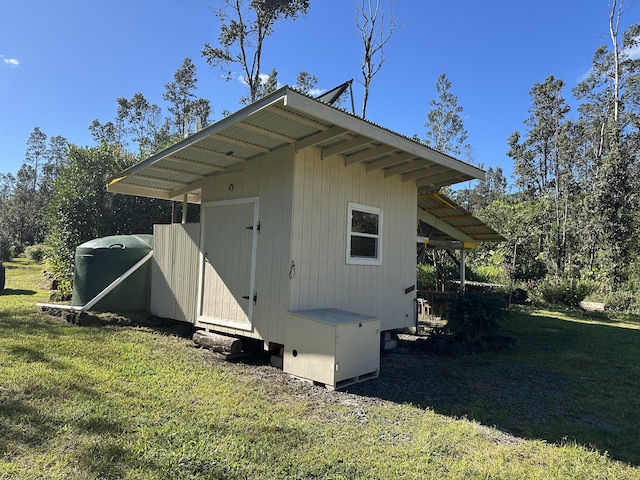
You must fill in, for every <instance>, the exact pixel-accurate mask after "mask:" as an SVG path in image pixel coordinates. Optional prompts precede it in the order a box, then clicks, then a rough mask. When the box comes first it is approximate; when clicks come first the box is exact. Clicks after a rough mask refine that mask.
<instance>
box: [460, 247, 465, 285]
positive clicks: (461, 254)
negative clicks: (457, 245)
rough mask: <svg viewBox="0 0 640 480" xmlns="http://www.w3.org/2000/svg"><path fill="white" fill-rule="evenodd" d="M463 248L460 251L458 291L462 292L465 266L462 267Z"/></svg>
mask: <svg viewBox="0 0 640 480" xmlns="http://www.w3.org/2000/svg"><path fill="white" fill-rule="evenodd" d="M464 261H465V260H464V247H462V249H461V250H460V290H461V291H463V292H464V290H465V285H464V283H465V280H466V279H465V274H466V272H465V265H464Z"/></svg>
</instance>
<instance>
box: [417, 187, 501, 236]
mask: <svg viewBox="0 0 640 480" xmlns="http://www.w3.org/2000/svg"><path fill="white" fill-rule="evenodd" d="M418 218H419V220H420V221H422V222H424V224H426V226H422V228H421V230H422V231H421V232H420V233H421V236H422V237H425V238H427V239H429V240H431V241H432V244H435V245H436V246H439V244H438V241H445V242H449V243H453V242H459V243H461V244H467V245H468V244H473V245H475V244H477V243H480V242H503V241H505V238H504V237H503V236H502V235H500V234H499V233H498V232H496V231H495V230H494V229H493V228H491V227H490V226H488V225H487V224H485V223H484V222H482V221H481V220H480V219H478V218H476V217H474V216H473V215H472V214H471V213H469V212H468V211H467V210H465V209H464V208H462V207H461V206H460V205H457V204H456V203H454V202H453V200H451V199H449V198H448V197H446V196H444V195H443V194H441V193H436V192H432V193H427V194H422V195H419V196H418ZM434 240H435V241H434ZM473 245H469V246H473ZM427 246H428V245H427Z"/></svg>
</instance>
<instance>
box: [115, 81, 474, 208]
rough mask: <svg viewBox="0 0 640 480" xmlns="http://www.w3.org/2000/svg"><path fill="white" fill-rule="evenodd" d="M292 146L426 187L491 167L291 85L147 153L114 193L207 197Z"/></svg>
mask: <svg viewBox="0 0 640 480" xmlns="http://www.w3.org/2000/svg"><path fill="white" fill-rule="evenodd" d="M287 145H293V146H294V148H295V150H296V151H299V150H302V149H304V148H308V147H316V148H319V149H320V150H321V153H322V156H323V158H327V157H330V156H335V155H339V156H340V157H341V158H342V159H343V161H344V164H345V166H349V165H353V164H356V163H360V164H363V165H364V166H365V168H366V170H367V171H373V170H381V171H382V172H383V173H384V175H385V176H386V177H392V176H398V177H400V178H401V179H402V181H403V182H415V184H416V186H417V188H418V192H419V193H428V192H437V191H438V190H439V189H440V187H443V186H446V185H453V184H456V183H460V182H464V181H467V180H472V179H483V178H484V171H482V170H481V169H479V168H477V167H475V166H473V165H470V164H467V163H465V162H462V161H460V160H457V159H455V158H453V157H451V156H448V155H445V154H443V153H441V152H438V151H436V150H434V149H432V148H429V147H428V146H426V145H424V144H422V143H420V142H418V141H415V140H413V139H411V138H408V137H405V136H402V135H399V134H397V133H394V132H392V131H390V130H387V129H385V128H383V127H381V126H379V125H376V124H374V123H371V122H369V121H366V120H363V119H362V118H360V117H357V116H355V115H352V114H350V113H347V112H346V111H344V110H341V109H339V108H336V107H333V106H331V105H328V104H326V103H323V102H321V101H319V100H316V99H314V98H311V97H309V96H307V95H304V94H302V93H300V92H297V91H295V90H293V89H291V88H289V87H283V88H281V89H279V90H277V91H276V92H274V93H272V94H270V95H268V96H266V97H264V98H262V99H260V100H258V101H257V102H254V103H252V104H251V105H248V106H247V107H245V108H243V109H241V110H239V111H237V112H236V113H234V114H232V115H229V116H228V117H225V118H223V119H222V120H220V121H218V122H216V123H214V124H212V125H210V126H208V127H206V128H205V129H203V130H201V131H199V132H197V133H195V134H193V135H191V136H189V137H187V138H185V139H184V140H181V141H179V142H178V143H176V144H174V145H172V146H171V147H169V148H167V149H165V150H163V151H161V152H159V153H157V154H155V155H153V156H151V157H149V158H147V159H146V160H144V161H142V162H140V163H138V164H137V165H134V166H132V167H130V168H128V169H127V170H124V171H123V172H121V173H119V174H118V175H116V176H115V177H113V178H112V179H110V180H109V181H108V184H107V189H108V191H110V192H116V193H125V194H130V195H140V196H146V197H153V198H161V199H167V200H183V199H184V197H185V195H186V196H187V200H188V201H189V202H191V203H199V202H200V191H201V188H202V183H203V180H204V179H205V178H206V177H209V176H212V175H220V174H224V173H228V172H232V171H238V170H241V169H242V168H243V165H244V164H245V163H246V162H249V161H253V160H257V159H259V157H260V156H262V155H264V154H266V153H268V152H272V151H274V150H277V149H279V148H282V147H285V146H287Z"/></svg>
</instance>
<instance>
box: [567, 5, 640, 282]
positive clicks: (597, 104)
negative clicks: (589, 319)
mask: <svg viewBox="0 0 640 480" xmlns="http://www.w3.org/2000/svg"><path fill="white" fill-rule="evenodd" d="M624 11H625V8H624V2H623V1H622V0H621V1H619V2H618V1H616V0H613V1H612V2H611V3H610V10H609V34H610V40H611V50H609V49H608V48H607V47H606V46H602V47H600V48H599V49H598V50H597V51H596V53H595V55H594V58H593V66H592V68H591V70H590V74H589V76H588V77H587V78H586V79H585V80H584V81H583V82H581V83H580V84H578V85H577V86H576V87H575V88H574V95H575V96H576V97H577V98H578V99H580V100H582V102H583V103H582V104H581V105H580V107H579V112H580V122H581V123H582V125H584V127H583V128H584V130H585V132H586V133H587V137H586V138H587V139H588V145H589V148H588V150H587V153H588V154H589V163H590V165H591V171H592V173H593V178H592V181H591V186H592V191H591V192H590V201H589V202H588V208H589V210H590V211H591V212H592V214H591V216H590V218H591V225H592V228H593V231H594V232H595V236H596V237H597V244H598V245H600V249H599V251H597V252H595V256H596V257H599V260H600V261H599V264H600V268H601V269H602V271H605V272H607V274H606V278H607V279H608V280H609V284H608V289H609V290H616V289H618V288H619V287H620V286H621V285H622V284H623V283H624V282H625V281H626V278H627V274H628V271H629V268H628V265H629V264H630V263H632V262H630V259H631V258H632V257H635V255H633V253H632V250H631V247H632V246H633V245H637V243H638V242H637V241H636V240H637V234H636V233H635V232H636V229H635V228H634V225H633V222H634V211H636V210H637V205H638V204H637V195H636V191H637V186H638V177H637V171H638V162H639V150H638V142H637V139H638V131H639V127H640V124H639V123H640V122H638V120H637V118H638V113H639V111H640V103H639V100H640V97H639V96H638V93H637V92H638V85H639V83H638V79H639V78H640V59H638V58H637V57H635V58H634V57H632V56H630V52H633V51H634V49H635V48H637V46H638V42H639V41H640V24H636V25H632V26H631V27H629V28H628V29H627V31H625V32H624V33H623V34H622V39H621V38H620V33H621V32H620V20H621V17H622V14H623V12H624ZM634 239H635V240H634Z"/></svg>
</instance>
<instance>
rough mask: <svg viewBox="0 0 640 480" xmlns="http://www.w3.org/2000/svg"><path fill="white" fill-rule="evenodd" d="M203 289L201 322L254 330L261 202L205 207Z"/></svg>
mask: <svg viewBox="0 0 640 480" xmlns="http://www.w3.org/2000/svg"><path fill="white" fill-rule="evenodd" d="M201 216H202V238H201V251H202V258H201V289H200V302H199V305H200V312H199V316H198V321H200V322H203V323H211V324H213V325H222V326H225V327H231V328H239V329H242V330H251V329H252V323H251V317H252V313H253V306H254V304H255V302H257V293H256V292H255V290H254V283H255V264H256V259H255V255H256V249H257V242H258V233H259V223H258V199H257V198H248V199H238V200H228V201H220V202H211V203H206V204H204V205H202V209H201Z"/></svg>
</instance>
